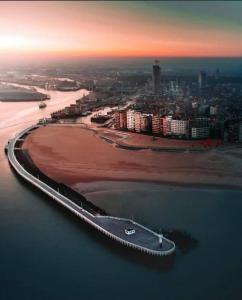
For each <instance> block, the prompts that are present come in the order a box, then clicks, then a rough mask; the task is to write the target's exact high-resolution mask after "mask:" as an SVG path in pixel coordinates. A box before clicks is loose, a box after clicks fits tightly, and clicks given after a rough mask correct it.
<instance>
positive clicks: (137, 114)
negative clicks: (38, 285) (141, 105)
mask: <svg viewBox="0 0 242 300" xmlns="http://www.w3.org/2000/svg"><path fill="white" fill-rule="evenodd" d="M141 115H142V114H141V112H139V111H136V112H135V115H134V130H135V131H136V132H141Z"/></svg>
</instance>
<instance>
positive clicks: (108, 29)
mask: <svg viewBox="0 0 242 300" xmlns="http://www.w3.org/2000/svg"><path fill="white" fill-rule="evenodd" d="M241 16H242V3H241V2H239V1H238V2H235V1H234V2H233V1H228V2H225V1H224V2H222V1H221V2H220V1H215V2H209V1H204V2H203V1H201V2H199V1H194V2H192V1H177V2H176V1H171V2H165V1H163V2H153V1H149V2H142V1H140V2H136V1H135V2H111V1H110V2H100V1H98V2H63V1H60V2H27V1H26V2H25V1H23V2H20V1H18V2H7V1H6V2H0V58H1V59H10V60H11V59H13V58H41V57H45V58H53V57H82V56H89V57H91V56H159V57H162V56H164V57H167V56H169V57H170V56H176V57H177V56H178V57H179V56H182V57H183V56H196V57H203V56H205V57H208V56H232V57H233V56H242V17H241Z"/></svg>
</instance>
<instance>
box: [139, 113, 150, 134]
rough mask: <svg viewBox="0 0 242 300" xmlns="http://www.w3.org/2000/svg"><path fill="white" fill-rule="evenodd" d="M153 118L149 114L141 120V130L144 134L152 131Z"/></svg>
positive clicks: (142, 116) (144, 115) (143, 115)
mask: <svg viewBox="0 0 242 300" xmlns="http://www.w3.org/2000/svg"><path fill="white" fill-rule="evenodd" d="M151 122H152V116H151V115H149V114H142V115H141V118H140V129H141V131H142V132H150V131H151V127H152V126H151Z"/></svg>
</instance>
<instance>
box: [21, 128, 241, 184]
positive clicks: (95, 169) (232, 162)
mask: <svg viewBox="0 0 242 300" xmlns="http://www.w3.org/2000/svg"><path fill="white" fill-rule="evenodd" d="M106 131H107V130H106ZM102 134H103V131H102V130H101V131H99V132H97V133H95V132H93V131H91V130H87V129H83V128H81V127H79V126H64V125H61V126H47V127H43V128H40V129H38V130H36V131H34V132H33V133H31V135H29V136H28V137H27V138H26V140H25V142H24V144H23V148H24V149H26V150H28V153H29V155H30V156H31V158H32V160H33V161H34V163H35V164H36V165H37V167H38V168H40V169H41V170H42V172H44V173H46V174H47V175H48V176H50V177H51V178H53V179H54V180H58V181H61V182H63V183H65V184H68V185H70V186H74V185H75V186H76V184H77V183H80V182H94V181H145V182H157V183H166V184H179V185H191V186H194V185H198V186H199V185H202V186H214V187H220V186H221V187H230V188H242V169H241V166H242V163H241V162H242V160H241V157H242V149H240V148H235V147H229V148H228V149H226V147H223V148H222V149H220V150H219V149H214V150H211V151H207V152H203V153H191V152H190V153H164V152H162V153H159V152H155V151H151V150H140V151H133V150H126V149H119V148H116V147H115V144H110V143H108V142H107V141H105V140H103V139H101V138H100V136H101V135H102ZM110 134H113V133H112V132H111V131H110ZM149 139H150V137H149ZM134 144H135V143H134Z"/></svg>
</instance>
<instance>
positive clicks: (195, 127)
mask: <svg viewBox="0 0 242 300" xmlns="http://www.w3.org/2000/svg"><path fill="white" fill-rule="evenodd" d="M190 130H191V138H192V139H206V138H208V137H209V135H210V125H209V119H208V118H196V119H193V120H191V121H190Z"/></svg>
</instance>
